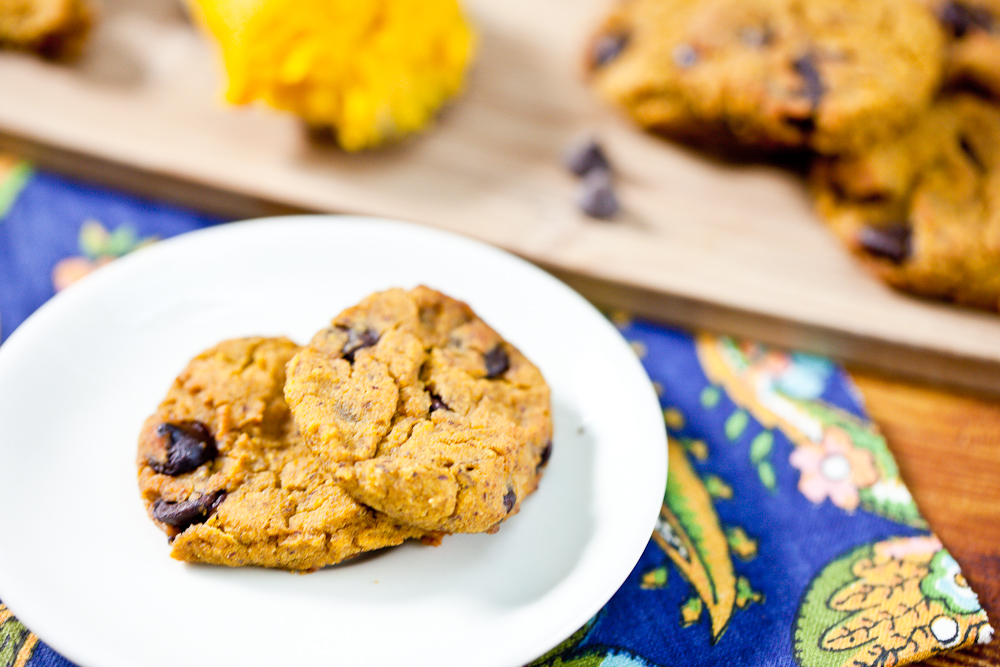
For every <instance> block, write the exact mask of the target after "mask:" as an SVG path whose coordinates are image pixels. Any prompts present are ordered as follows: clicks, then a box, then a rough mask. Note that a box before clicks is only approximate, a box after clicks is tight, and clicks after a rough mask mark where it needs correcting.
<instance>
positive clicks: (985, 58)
mask: <svg viewBox="0 0 1000 667" xmlns="http://www.w3.org/2000/svg"><path fill="white" fill-rule="evenodd" d="M929 6H930V7H931V9H932V11H933V12H934V14H935V15H936V16H937V17H938V20H939V21H940V22H941V25H942V26H943V27H944V29H945V33H946V34H947V35H948V46H947V51H946V58H945V78H946V79H947V80H948V81H949V82H952V83H955V84H958V85H971V86H973V87H975V88H978V89H979V90H981V91H983V92H986V93H988V94H990V95H992V96H994V97H996V98H1000V0H961V2H953V1H952V0H930V4H929Z"/></svg>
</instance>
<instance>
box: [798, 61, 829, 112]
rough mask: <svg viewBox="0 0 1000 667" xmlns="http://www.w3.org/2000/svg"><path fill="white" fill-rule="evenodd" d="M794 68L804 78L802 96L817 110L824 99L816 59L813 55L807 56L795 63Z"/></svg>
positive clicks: (821, 80)
mask: <svg viewBox="0 0 1000 667" xmlns="http://www.w3.org/2000/svg"><path fill="white" fill-rule="evenodd" d="M792 67H794V68H795V71H796V72H797V73H798V75H799V76H801V77H802V83H803V86H802V94H803V95H804V96H805V97H806V99H808V100H809V103H810V104H811V105H812V108H813V110H815V109H816V107H818V106H819V103H820V100H822V99H823V79H822V78H821V77H820V75H819V69H818V68H817V67H816V57H815V56H814V55H812V54H811V53H810V54H806V55H804V56H802V57H801V58H798V59H797V60H795V61H793V62H792Z"/></svg>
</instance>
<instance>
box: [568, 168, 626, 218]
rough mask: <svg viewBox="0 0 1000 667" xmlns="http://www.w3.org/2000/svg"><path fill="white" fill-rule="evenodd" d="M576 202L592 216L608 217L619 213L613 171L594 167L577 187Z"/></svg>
mask: <svg viewBox="0 0 1000 667" xmlns="http://www.w3.org/2000/svg"><path fill="white" fill-rule="evenodd" d="M576 204H577V206H579V207H580V210H582V211H583V212H584V213H586V214H587V215H589V216H590V217H592V218H600V219H604V220H606V219H608V218H612V217H614V215H615V214H616V213H618V209H619V206H618V197H617V195H615V189H614V184H613V183H612V182H611V173H610V172H608V171H605V170H603V169H592V170H591V171H590V172H589V173H588V174H587V175H586V176H584V177H583V180H581V181H580V183H579V185H578V186H577V189H576Z"/></svg>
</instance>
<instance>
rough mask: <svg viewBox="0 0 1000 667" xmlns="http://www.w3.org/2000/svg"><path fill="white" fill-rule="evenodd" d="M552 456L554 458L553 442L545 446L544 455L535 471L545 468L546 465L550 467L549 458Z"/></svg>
mask: <svg viewBox="0 0 1000 667" xmlns="http://www.w3.org/2000/svg"><path fill="white" fill-rule="evenodd" d="M551 456H552V441H551V440H549V441H548V442H547V443H546V444H545V449H543V450H542V454H541V456H540V457H539V459H538V465H537V466H535V470H538V469H539V468H544V467H545V466H546V465H548V462H549V458H550V457H551Z"/></svg>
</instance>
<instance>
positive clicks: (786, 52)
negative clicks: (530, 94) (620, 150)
mask: <svg viewBox="0 0 1000 667" xmlns="http://www.w3.org/2000/svg"><path fill="white" fill-rule="evenodd" d="M943 57H944V32H943V30H942V28H941V26H940V24H939V23H938V21H936V20H935V18H934V16H933V15H932V13H931V11H930V10H929V9H928V8H927V7H926V6H924V5H922V4H920V3H918V2H913V0H625V1H624V2H622V3H621V4H619V5H617V7H616V9H615V10H614V12H613V13H612V14H611V15H610V16H609V17H608V18H607V20H606V21H605V22H604V23H603V25H602V26H601V28H600V29H599V30H598V31H597V33H596V35H595V36H594V37H593V38H592V40H591V42H590V44H589V47H588V49H587V54H586V64H587V69H588V71H589V73H590V78H591V82H592V84H593V87H594V88H595V89H596V90H597V92H598V93H599V94H600V95H601V96H603V97H604V98H606V99H608V100H609V101H611V102H613V103H615V104H617V105H619V106H620V107H622V108H623V109H624V110H625V111H627V112H628V113H629V114H630V115H631V116H632V118H634V119H635V120H636V121H637V122H638V123H639V124H640V125H642V126H643V127H646V128H649V129H652V130H655V131H659V132H662V133H665V134H667V135H669V136H671V137H673V138H678V139H681V140H685V141H691V142H694V143H698V144H706V145H716V144H727V143H735V144H738V145H744V146H751V147H753V148H754V149H755V150H756V149H766V150H771V149H787V148H810V149H814V150H816V151H819V152H821V153H828V154H829V153H839V152H842V151H851V150H860V149H862V148H863V147H865V146H867V145H869V144H870V143H871V142H873V141H875V140H877V139H879V138H881V137H884V136H889V135H891V134H893V133H894V132H897V131H899V130H900V129H901V128H903V127H905V126H906V125H907V124H909V123H910V122H911V121H912V120H913V118H914V117H915V116H916V115H917V114H919V113H921V112H922V111H923V110H924V109H926V108H927V106H928V105H929V103H930V101H931V98H932V96H933V95H934V93H935V92H936V91H937V89H938V87H939V84H940V81H941V77H942V69H943Z"/></svg>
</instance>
